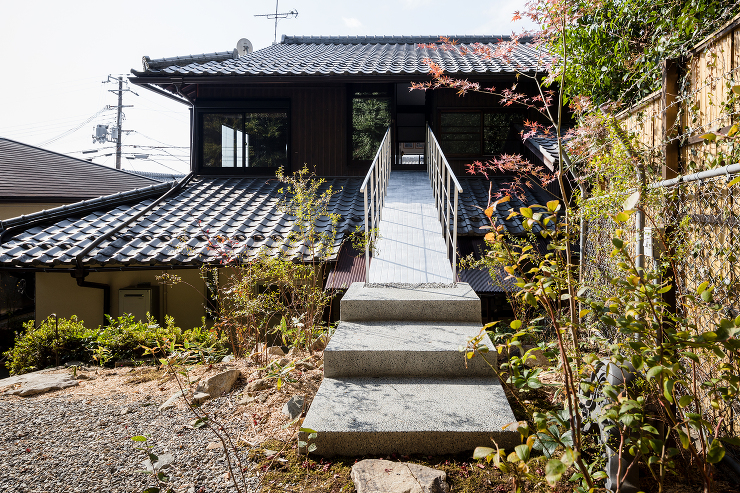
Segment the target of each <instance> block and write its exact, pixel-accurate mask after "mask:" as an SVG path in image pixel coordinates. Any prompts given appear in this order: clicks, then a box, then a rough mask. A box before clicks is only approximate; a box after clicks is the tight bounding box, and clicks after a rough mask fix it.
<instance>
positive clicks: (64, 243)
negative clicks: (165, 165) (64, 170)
mask: <svg viewBox="0 0 740 493" xmlns="http://www.w3.org/2000/svg"><path fill="white" fill-rule="evenodd" d="M361 181H362V178H328V179H326V181H325V183H324V185H323V187H324V188H326V187H328V186H331V187H332V188H333V189H334V190H335V191H336V192H337V193H335V194H334V196H333V197H332V199H331V203H330V205H329V209H330V210H331V211H332V212H334V213H338V214H340V215H341V218H342V219H341V221H340V223H339V225H338V231H339V233H338V234H337V237H336V242H335V245H334V256H336V254H337V252H338V249H339V246H340V245H341V244H342V241H343V240H344V239H345V238H346V237H347V235H348V234H349V233H351V232H352V231H353V230H354V229H355V228H356V227H357V226H360V225H362V224H363V217H364V208H363V202H362V200H363V199H362V194H361V193H360V192H359V187H360V184H361ZM492 181H493V183H494V192H495V191H496V190H497V187H499V186H502V185H503V183H505V178H503V177H502V178H500V179H498V178H497V179H493V180H492ZM460 182H461V185H462V187H463V189H464V192H463V194H462V195H461V196H460V210H459V216H460V219H459V221H458V234H459V235H477V236H481V235H483V234H485V233H486V230H482V229H480V228H479V227H480V226H483V225H485V224H488V222H487V218H486V217H485V215H484V214H483V211H482V210H481V209H479V208H478V206H479V205H480V206H485V205H486V204H487V203H488V183H489V182H488V180H483V179H479V178H463V179H462V180H460ZM172 186H173V182H170V183H159V184H157V185H154V186H150V187H147V188H144V189H140V190H133V191H130V192H124V193H119V194H116V195H112V196H109V197H101V198H97V199H93V200H90V201H86V202H81V203H78V204H71V205H67V206H63V207H58V208H55V209H49V210H46V211H41V212H37V213H34V214H29V215H27V216H23V217H21V218H15V219H11V220H8V221H4V222H2V223H0V227H2V230H7V231H8V232H7V233H4V234H2V233H0V234H2V236H0V238H2V244H0V267H14V266H15V267H59V266H61V267H73V266H74V265H75V257H76V255H77V254H79V253H80V252H81V251H83V250H84V249H85V248H86V247H87V245H89V244H90V243H91V242H92V241H94V240H95V239H97V238H98V237H100V236H101V235H103V234H105V233H106V232H108V231H110V230H112V229H113V228H114V227H116V226H117V225H119V224H121V223H123V222H124V221H126V220H127V219H128V218H131V217H132V216H134V215H135V214H137V213H138V212H139V211H141V210H143V209H145V208H146V207H147V206H148V205H150V204H151V203H152V202H153V201H154V200H155V199H156V198H158V197H159V196H161V195H162V194H164V193H165V192H166V191H167V190H169V189H170V188H171V187H172ZM282 186H283V185H281V184H280V182H278V181H277V180H276V179H274V178H266V177H261V178H258V177H249V178H218V177H199V178H196V179H194V180H193V181H191V182H190V183H188V184H187V185H186V186H185V187H184V188H183V189H182V190H181V191H179V192H177V193H176V194H175V195H173V196H171V197H169V198H167V199H166V200H165V201H164V202H163V203H161V204H159V205H157V206H156V207H154V208H153V209H152V210H151V211H150V212H148V213H146V214H145V215H144V216H143V217H141V218H139V219H137V220H136V221H134V222H133V223H132V224H131V225H129V226H127V227H125V228H124V229H122V230H121V231H120V232H119V233H117V234H116V235H114V236H113V237H112V238H111V239H110V240H106V241H103V242H102V243H101V244H100V245H99V246H97V247H96V248H94V249H93V250H92V252H91V253H90V254H89V255H88V256H87V257H86V258H84V259H83V263H84V264H85V265H88V266H90V265H102V264H108V265H124V266H127V265H197V264H200V263H203V262H209V261H218V258H216V257H214V255H215V252H214V251H213V250H212V249H210V248H209V239H213V238H214V237H216V236H219V235H220V236H223V237H227V238H231V239H234V240H236V241H237V242H238V243H239V245H238V247H237V252H240V253H243V254H244V255H243V256H244V257H247V258H249V257H252V256H254V255H256V254H257V253H258V251H259V250H260V249H261V248H263V247H264V248H268V249H273V251H277V250H275V249H277V248H278V247H280V248H282V247H283V246H284V240H285V238H286V235H287V234H288V231H290V230H291V228H293V226H294V224H293V221H292V219H291V218H290V217H288V216H286V215H284V214H283V213H281V212H279V211H278V210H277V208H276V203H277V201H278V197H279V195H280V193H279V191H278V190H279V189H280V188H281V187H282ZM525 199H526V202H524V201H521V200H520V199H518V198H513V199H512V201H511V202H510V203H508V205H507V207H499V208H498V210H497V211H496V214H497V215H498V216H499V217H502V219H505V218H506V216H508V207H509V206H513V207H523V206H524V205H532V204H534V203H542V199H540V198H539V197H538V195H537V193H535V192H527V196H526V197H525ZM476 217H477V218H478V220H477V221H476V220H474V218H476ZM504 224H505V225H506V227H507V228H509V230H510V231H511V232H512V233H513V234H520V233H523V232H524V229H523V228H522V225H521V220H520V219H518V218H515V219H511V220H509V221H504ZM329 226H330V222H329V220H328V219H326V220H323V221H322V222H321V224H320V227H321V228H329ZM206 232H207V233H206ZM285 254H286V256H287V257H288V258H291V259H294V260H303V259H306V258H307V257H306V255H307V250H306V247H305V245H303V244H302V243H299V244H297V245H293V246H292V247H291V248H290V249H289V250H287V251H285Z"/></svg>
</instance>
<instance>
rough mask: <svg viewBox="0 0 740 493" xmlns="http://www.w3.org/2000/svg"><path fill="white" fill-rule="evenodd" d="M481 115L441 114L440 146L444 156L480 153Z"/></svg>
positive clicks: (474, 113)
mask: <svg viewBox="0 0 740 493" xmlns="http://www.w3.org/2000/svg"><path fill="white" fill-rule="evenodd" d="M480 122H481V114H480V113H479V112H468V113H451V112H450V113H442V117H441V124H442V125H441V127H442V128H441V132H440V133H441V139H440V145H441V146H442V151H444V153H445V154H450V155H455V154H480V153H481V137H480V132H481V125H480Z"/></svg>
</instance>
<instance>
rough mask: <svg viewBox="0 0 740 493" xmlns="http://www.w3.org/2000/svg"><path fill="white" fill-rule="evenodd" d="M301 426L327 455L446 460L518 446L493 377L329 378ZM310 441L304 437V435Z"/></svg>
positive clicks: (505, 403) (508, 410)
mask: <svg viewBox="0 0 740 493" xmlns="http://www.w3.org/2000/svg"><path fill="white" fill-rule="evenodd" d="M303 428H308V429H312V430H314V431H316V432H317V437H316V439H315V440H313V443H315V444H316V446H317V448H316V450H315V452H314V453H315V454H317V455H322V456H327V457H331V456H336V455H340V456H361V455H380V454H382V455H385V454H389V453H393V452H395V453H398V454H402V455H407V454H425V455H440V454H450V453H458V452H465V451H472V450H473V449H474V448H475V447H478V446H491V445H492V443H491V438H493V439H494V440H495V441H496V443H497V444H498V445H499V447H501V448H504V449H508V450H509V451H510V450H511V449H512V448H513V447H514V446H515V445H517V444H519V443H520V437H519V434H518V433H517V432H516V424H515V418H514V414H513V412H512V411H511V407H510V406H509V403H508V401H507V400H506V396H505V395H504V390H503V388H502V387H501V384H500V383H499V381H498V380H497V379H495V378H490V377H488V378H486V377H473V378H423V377H418V378H410V377H407V378H401V377H343V378H341V379H336V378H328V377H325V378H324V380H323V382H322V383H321V386H320V387H319V390H318V392H317V394H316V396H315V398H314V400H313V403H312V404H311V408H310V409H309V412H308V415H307V416H306V419H305V420H304V422H303ZM301 435H302V436H301V440H306V438H307V437H306V433H302V434H301Z"/></svg>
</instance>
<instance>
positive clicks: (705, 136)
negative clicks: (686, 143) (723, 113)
mask: <svg viewBox="0 0 740 493" xmlns="http://www.w3.org/2000/svg"><path fill="white" fill-rule="evenodd" d="M699 138H700V139H704V140H706V141H707V142H714V141H716V140H717V134H715V133H714V132H708V133H705V134H703V135H700V136H699Z"/></svg>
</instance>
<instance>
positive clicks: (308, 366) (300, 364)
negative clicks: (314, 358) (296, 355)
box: [295, 361, 316, 371]
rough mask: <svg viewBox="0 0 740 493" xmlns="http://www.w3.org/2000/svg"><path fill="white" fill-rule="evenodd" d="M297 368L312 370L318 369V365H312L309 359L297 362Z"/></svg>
mask: <svg viewBox="0 0 740 493" xmlns="http://www.w3.org/2000/svg"><path fill="white" fill-rule="evenodd" d="M295 368H296V370H300V371H311V370H315V369H316V367H315V366H314V365H312V364H311V363H309V362H308V361H299V362H298V363H296V364H295Z"/></svg>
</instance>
